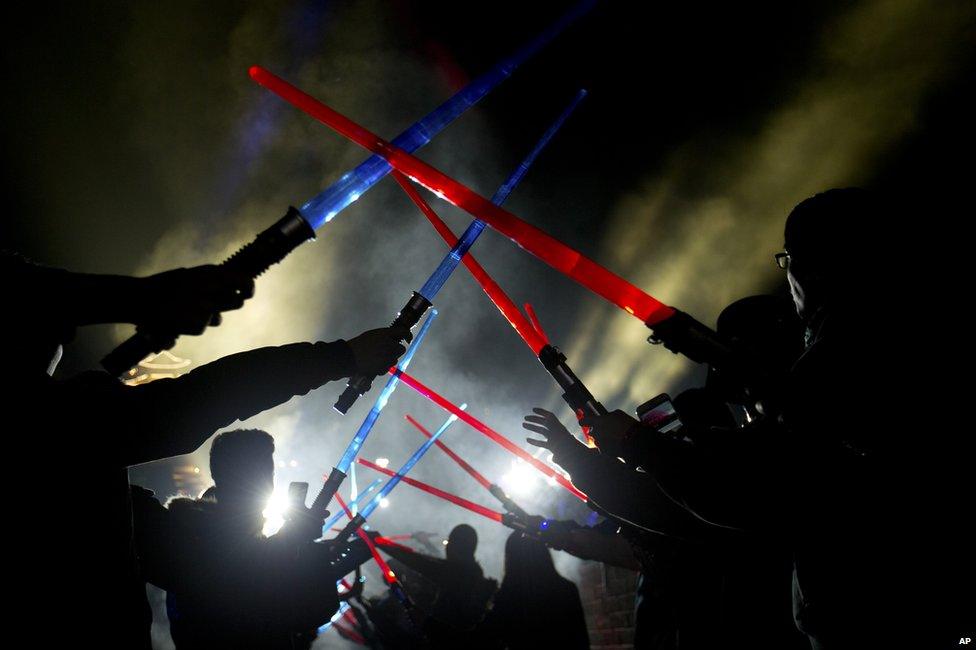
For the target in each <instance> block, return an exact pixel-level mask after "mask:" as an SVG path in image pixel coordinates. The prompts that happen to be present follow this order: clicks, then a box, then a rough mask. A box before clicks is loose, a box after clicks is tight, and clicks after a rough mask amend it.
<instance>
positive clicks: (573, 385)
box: [393, 172, 607, 433]
mask: <svg viewBox="0 0 976 650" xmlns="http://www.w3.org/2000/svg"><path fill="white" fill-rule="evenodd" d="M393 177H394V179H395V180H396V181H397V182H398V183H399V184H400V186H401V187H402V188H403V190H404V191H405V192H406V193H407V196H408V197H410V200H411V201H413V202H414V204H415V205H416V206H417V207H418V208H419V209H420V211H421V212H422V213H423V214H424V216H425V217H427V220H428V221H430V223H431V225H432V226H433V227H434V230H436V231H437V232H438V233H439V234H440V236H441V238H442V239H444V241H445V242H447V245H448V246H452V247H453V246H455V242H456V241H457V238H456V237H455V236H454V233H453V232H451V229H450V228H448V227H447V224H445V223H444V221H443V219H441V218H440V216H438V214H437V213H436V212H434V210H433V208H431V207H430V204H429V203H427V201H426V200H425V199H424V198H423V197H422V196H420V193H419V192H418V191H417V189H416V188H415V187H414V186H413V185H412V184H411V183H410V182H409V181H407V179H406V178H404V177H403V175H402V174H400V173H399V172H393ZM461 261H462V262H463V263H464V266H465V267H466V268H467V269H468V271H469V272H470V273H471V275H472V276H474V279H475V280H476V281H477V282H478V284H479V285H480V286H481V288H482V290H483V291H484V292H485V294H486V295H487V296H488V299H489V300H491V302H492V303H493V304H494V305H495V307H497V308H498V311H500V312H501V314H502V316H504V317H505V319H506V320H507V321H508V322H509V324H511V325H512V327H513V328H515V331H516V332H518V334H519V336H520V337H521V338H522V340H523V341H524V342H525V344H526V345H527V346H529V349H530V350H532V352H533V353H534V354H535V355H536V356H537V357H538V358H539V361H540V362H541V363H542V366H543V367H544V368H545V369H546V371H547V372H548V373H549V374H550V375H551V376H552V378H553V379H555V380H556V383H557V384H559V387H560V388H562V389H563V395H562V397H563V400H565V402H566V403H567V404H568V405H569V407H570V408H571V409H573V412H574V413H575V414H576V418H577V419H579V418H582V417H583V416H586V415H606V414H607V409H606V407H604V406H603V404H601V403H600V401H599V400H597V399H596V398H595V397H594V396H593V394H592V393H591V392H590V391H589V389H588V388H587V387H586V385H585V384H584V383H583V382H582V381H581V380H580V378H579V377H577V376H576V373H574V372H573V369H572V368H570V367H569V364H568V363H567V361H566V356H565V355H564V354H563V353H562V352H560V351H559V349H558V348H556V347H555V346H554V345H552V344H551V343H549V339H548V337H547V336H546V334H545V332H544V331H543V330H542V326H541V325H540V324H539V319H538V318H537V317H536V315H535V312H534V311H533V309H532V307H531V306H530V305H526V306H525V310H526V313H527V314H528V315H529V318H528V319H527V318H526V317H525V316H523V315H522V312H520V311H519V309H518V307H517V306H516V305H515V303H514V302H513V301H512V299H511V298H510V297H509V296H508V294H507V293H505V290H504V289H502V288H501V286H500V285H499V284H498V283H497V282H495V280H494V279H493V278H492V277H491V276H490V275H489V274H488V272H487V271H486V270H485V269H484V267H482V266H481V264H480V263H478V260H477V259H476V258H475V257H474V255H473V254H468V255H466V256H465V257H464V259H462V260H461ZM584 433H586V431H585V430H584Z"/></svg>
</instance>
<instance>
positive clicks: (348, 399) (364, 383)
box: [334, 90, 586, 414]
mask: <svg viewBox="0 0 976 650" xmlns="http://www.w3.org/2000/svg"><path fill="white" fill-rule="evenodd" d="M584 97H586V91H585V90H580V91H579V93H577V94H576V97H574V98H573V101H572V102H571V103H570V104H569V106H567V107H566V109H565V110H564V111H563V112H562V113H561V114H560V115H559V117H558V118H556V121H555V122H553V124H552V125H551V126H550V127H549V128H548V129H547V130H546V132H545V133H544V134H543V135H542V138H540V139H539V141H538V142H537V143H536V145H535V147H533V149H532V151H530V152H529V155H528V156H526V157H525V159H524V160H523V161H522V162H521V164H519V166H518V167H517V168H516V169H515V171H514V172H512V174H511V176H509V177H508V179H507V180H506V181H505V182H504V183H502V185H501V187H499V188H498V191H496V192H495V195H494V196H492V197H491V202H492V203H493V204H494V205H502V204H503V203H504V202H505V200H506V199H507V198H508V197H509V195H511V193H512V191H513V190H514V189H515V188H516V187H517V186H518V184H519V183H520V182H521V181H522V179H523V178H524V177H525V175H526V174H527V173H528V171H529V168H530V167H531V166H532V163H533V162H535V159H536V158H537V157H538V156H539V154H540V153H542V150H543V149H545V147H546V145H547V144H549V141H550V140H552V138H553V136H554V135H556V132H558V131H559V129H560V128H561V127H562V125H563V124H564V123H565V122H566V120H567V119H569V116H570V115H572V113H573V111H574V110H576V107H577V106H578V105H579V103H580V102H581V101H582V100H583V98H584ZM485 226H486V224H485V222H484V221H481V220H479V219H475V220H473V221H472V222H471V223H470V224H469V225H468V227H467V228H466V229H465V231H464V232H463V233H462V234H461V237H460V238H459V239H458V240H457V243H455V244H454V245H453V246H452V247H451V250H450V251H448V253H447V255H445V256H444V259H443V260H441V263H440V264H438V265H437V268H436V269H434V272H433V273H431V275H430V277H429V278H427V282H425V283H424V286H422V287H421V288H420V291H414V292H413V295H412V296H411V297H410V299H409V300H408V301H407V304H405V305H404V306H403V309H401V310H400V312H399V313H398V314H397V316H396V318H395V319H394V320H393V323H392V324H391V326H392V327H406V328H408V329H412V328H413V326H414V325H416V324H417V321H419V320H420V318H421V317H422V316H423V315H424V312H425V311H427V309H428V308H429V307H430V306H431V304H432V303H433V301H434V298H435V297H436V296H437V294H438V293H439V292H440V290H441V288H442V287H443V286H444V283H445V282H447V280H448V278H450V277H451V274H453V273H454V270H455V269H456V268H457V266H458V263H459V262H460V261H461V259H463V258H464V256H465V255H466V254H467V252H468V250H470V248H471V246H473V245H474V243H475V241H477V239H478V237H479V236H480V235H481V233H482V232H483V231H484V229H485ZM372 383H373V377H367V376H365V375H357V376H354V377H351V378H350V379H349V385H348V386H347V387H346V390H345V391H343V393H342V395H340V396H339V399H338V401H336V403H335V407H334V408H335V410H336V411H338V412H339V413H343V414H345V413H346V411H348V410H349V407H351V406H352V405H353V404H354V403H355V401H356V400H357V399H358V398H359V396H360V395H362V394H363V393H365V392H366V391H368V390H369V387H370V385H371V384H372Z"/></svg>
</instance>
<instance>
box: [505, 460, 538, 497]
mask: <svg viewBox="0 0 976 650" xmlns="http://www.w3.org/2000/svg"><path fill="white" fill-rule="evenodd" d="M536 481H538V476H537V472H536V470H535V469H533V468H532V467H529V465H528V464H527V463H526V462H525V461H523V460H522V459H521V458H517V459H515V460H514V461H512V467H511V469H509V470H508V472H507V473H506V474H505V475H504V476H502V480H501V485H502V487H503V488H504V489H505V491H506V492H508V493H509V494H526V493H528V492H531V491H532V490H533V489H534V488H535V487H536Z"/></svg>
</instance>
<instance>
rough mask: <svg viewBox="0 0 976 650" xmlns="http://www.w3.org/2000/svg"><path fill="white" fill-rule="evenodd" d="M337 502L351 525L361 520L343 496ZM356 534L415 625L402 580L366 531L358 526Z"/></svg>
mask: <svg viewBox="0 0 976 650" xmlns="http://www.w3.org/2000/svg"><path fill="white" fill-rule="evenodd" d="M336 500H337V501H338V502H339V505H340V506H342V509H343V511H344V512H345V513H346V516H347V517H349V520H350V521H349V523H350V524H352V523H353V522H354V521H356V520H357V519H358V518H359V515H358V514H357V515H353V514H352V512H351V511H350V510H349V508H347V507H346V504H345V502H343V500H342V496H340V495H338V494H337V495H336ZM356 534H357V535H359V537H360V539H362V540H363V541H364V542H365V543H366V546H367V547H369V552H370V554H372V556H373V560H374V561H375V562H376V565H377V566H378V567H379V568H380V571H381V572H382V573H383V580H385V581H386V585H387V587H389V589H390V593H392V594H393V595H394V597H396V599H397V600H399V601H400V603H401V604H402V605H403V606H404V608H406V610H407V614H408V618H409V619H410V621H411V623H413V622H414V621H413V614H414V604H413V601H412V600H410V596H408V595H407V592H406V591H405V590H404V589H403V584H402V583H401V582H400V579H399V578H397V575H396V573H394V572H393V569H391V568H390V565H389V564H387V562H386V560H384V559H383V556H382V555H380V552H379V551H378V550H377V549H376V544H374V543H373V540H372V539H371V538H370V536H369V535H367V534H366V531H364V530H363V529H362V527H361V526H356ZM347 537H348V535H342V536H340V537H339V538H338V539H346V538H347Z"/></svg>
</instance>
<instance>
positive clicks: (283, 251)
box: [101, 0, 596, 376]
mask: <svg viewBox="0 0 976 650" xmlns="http://www.w3.org/2000/svg"><path fill="white" fill-rule="evenodd" d="M594 4H596V0H583V1H582V2H580V3H579V4H578V5H576V6H575V7H574V8H573V9H571V10H570V11H569V12H567V13H566V14H564V15H563V16H562V17H560V18H559V19H558V20H557V21H556V22H554V23H553V24H552V25H550V26H549V27H548V28H547V29H546V30H544V31H543V32H542V33H541V34H539V35H538V36H536V37H535V38H534V39H532V40H531V41H529V42H528V43H527V44H526V45H524V46H522V48H521V49H519V50H518V51H516V52H515V54H513V55H511V56H510V57H508V58H506V59H504V60H502V61H501V62H500V63H498V64H497V65H495V67H493V68H492V69H491V70H489V71H488V72H486V73H485V74H483V75H482V76H480V77H478V78H477V79H475V80H474V81H472V82H471V83H469V84H468V85H467V86H465V87H464V88H462V89H461V90H459V91H458V92H456V93H455V94H454V95H453V96H451V97H450V98H449V99H448V100H447V101H446V102H444V103H443V104H441V105H440V106H438V107H437V108H435V109H434V110H433V111H431V112H430V113H429V114H428V115H426V116H425V117H423V118H421V119H420V120H419V121H418V122H416V123H414V124H413V125H412V126H411V127H409V128H408V129H407V130H406V131H404V132H403V133H401V134H400V135H398V136H397V137H396V138H395V139H394V140H393V142H394V143H395V144H396V145H397V146H398V147H400V148H401V149H404V150H405V151H409V152H414V151H417V150H418V149H420V148H421V147H423V146H424V145H425V144H427V143H428V142H430V141H431V139H432V138H433V137H434V136H436V135H437V134H438V133H440V132H441V131H443V130H444V128H446V127H447V125H449V124H450V123H451V122H453V121H454V120H455V119H457V118H458V117H459V116H461V115H462V114H463V113H464V112H465V111H467V110H468V109H469V108H471V107H472V106H474V105H475V104H477V103H478V102H479V101H481V99H482V98H483V97H484V96H485V95H487V94H488V93H490V92H491V91H492V90H494V89H495V87H497V86H498V84H500V83H501V82H502V81H504V80H505V79H507V78H508V77H509V76H511V74H512V72H514V71H515V69H516V68H517V67H518V66H520V65H521V64H522V63H524V62H525V61H526V60H528V59H530V58H531V57H532V56H534V55H535V54H536V53H537V52H538V51H539V50H541V49H542V48H543V47H545V46H546V45H547V44H548V43H549V42H550V41H551V40H552V39H553V38H555V37H556V36H558V35H559V34H560V33H561V32H562V31H563V30H564V29H566V28H567V27H568V26H569V25H570V24H572V23H573V22H574V21H575V20H576V19H578V18H580V17H581V16H583V15H584V14H585V13H587V12H588V11H589V10H590V9H592V8H593V5H594ZM391 169H392V168H391V167H390V165H389V164H388V163H387V162H386V161H385V160H384V159H383V158H382V157H381V156H378V155H373V156H370V157H369V158H367V159H366V160H364V161H363V162H362V163H360V164H359V165H358V166H357V167H355V168H354V169H351V170H349V171H347V172H346V173H345V174H343V175H342V176H341V177H339V180H338V181H336V182H335V183H333V184H332V185H330V186H329V187H327V188H326V189H324V190H322V191H321V192H319V193H318V194H316V195H315V196H313V197H312V198H311V199H309V200H308V201H306V202H305V203H304V204H303V205H302V207H301V209H300V210H299V209H297V208H295V207H289V208H288V211H287V212H286V213H285V216H283V217H282V218H281V219H279V220H278V221H276V222H275V223H274V224H272V225H271V226H270V227H269V228H267V229H266V230H264V231H262V232H261V233H260V234H258V236H257V237H256V238H255V239H254V240H253V241H251V242H249V243H248V244H247V245H245V246H244V247H243V248H241V249H240V250H239V251H238V252H237V253H235V254H234V255H232V256H231V257H230V258H228V259H226V260H224V262H223V263H222V265H223V266H227V267H229V268H231V269H233V270H234V271H235V272H237V273H241V274H244V275H247V276H249V277H251V278H257V277H258V276H259V275H261V274H262V273H264V272H265V271H266V270H268V268H270V267H271V266H272V265H274V264H277V263H278V262H280V261H281V260H282V259H284V258H285V256H286V255H288V254H289V253H291V251H293V250H295V248H297V247H298V246H300V245H301V244H303V243H304V242H306V241H308V240H310V239H314V238H315V231H316V230H318V229H319V228H320V227H321V226H322V225H324V224H326V223H328V222H329V221H331V220H332V219H333V218H335V216H336V215H337V214H339V213H340V212H341V211H342V210H344V209H345V208H347V207H348V206H349V205H350V204H351V203H353V202H354V201H356V200H357V199H358V198H359V197H360V196H362V195H363V194H364V193H365V192H367V191H369V189H370V188H371V187H373V186H374V185H375V184H376V183H378V182H379V181H380V180H381V179H382V178H383V177H384V176H386V175H387V174H389V173H390V170H391ZM177 337H178V334H174V333H172V332H164V331H152V330H146V329H139V330H138V331H137V332H136V333H135V334H133V335H132V336H131V337H129V338H128V339H126V340H125V341H123V342H122V343H120V344H119V345H118V346H117V347H116V348H115V349H114V350H112V351H111V352H110V353H109V354H107V355H105V357H104V358H103V359H102V361H101V363H102V366H103V367H104V368H105V370H107V371H108V372H110V373H111V374H113V375H116V376H122V375H123V374H124V373H125V372H127V371H128V370H129V369H131V368H132V367H133V366H135V365H137V364H138V363H139V362H140V361H141V360H142V359H144V358H146V357H147V356H149V355H150V354H152V353H154V352H160V351H161V350H164V349H167V348H170V347H172V346H173V345H175V343H176V339H177Z"/></svg>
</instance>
